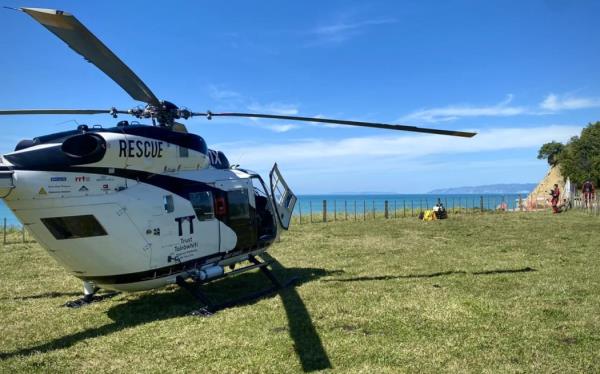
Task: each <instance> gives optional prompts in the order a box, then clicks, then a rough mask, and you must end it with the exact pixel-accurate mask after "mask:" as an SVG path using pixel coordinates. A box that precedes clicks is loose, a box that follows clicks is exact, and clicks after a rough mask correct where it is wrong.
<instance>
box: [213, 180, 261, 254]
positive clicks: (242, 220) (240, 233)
mask: <svg viewBox="0 0 600 374" xmlns="http://www.w3.org/2000/svg"><path fill="white" fill-rule="evenodd" d="M216 186H217V187H218V188H219V189H222V190H224V192H223V194H222V195H221V196H219V197H217V209H216V210H217V212H218V213H219V215H220V216H221V217H222V218H223V220H224V222H225V224H226V225H227V226H228V227H229V228H230V229H231V230H233V233H235V243H236V244H235V249H242V250H245V249H248V248H252V247H254V246H255V245H256V242H257V230H256V202H255V200H254V193H252V191H253V189H252V182H251V181H250V180H249V179H233V180H226V181H217V182H216ZM221 235H222V237H221V250H222V251H223V250H225V251H227V250H228V249H227V248H226V242H227V240H226V238H224V237H223V236H224V235H227V234H226V233H225V232H223V231H221Z"/></svg>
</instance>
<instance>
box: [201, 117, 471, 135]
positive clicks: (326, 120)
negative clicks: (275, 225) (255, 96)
mask: <svg viewBox="0 0 600 374" xmlns="http://www.w3.org/2000/svg"><path fill="white" fill-rule="evenodd" d="M193 115H206V116H207V117H209V118H210V117H248V118H270V119H284V120H289V121H304V122H320V123H330V124H336V125H349V126H360V127H374V128H377V129H387V130H400V131H412V132H422V133H426V134H438V135H450V136H461V137H463V138H471V137H473V136H475V135H477V133H476V132H464V131H452V130H440V129H430V128H425V127H416V126H406V125H391V124H387V123H376V122H361V121H347V120H339V119H329V118H311V117H297V116H280V115H275V114H257V113H210V112H208V113H206V114H204V113H193Z"/></svg>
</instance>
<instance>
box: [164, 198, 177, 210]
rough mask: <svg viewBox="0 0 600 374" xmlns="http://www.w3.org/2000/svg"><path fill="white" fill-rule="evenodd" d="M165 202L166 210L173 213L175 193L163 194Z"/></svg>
mask: <svg viewBox="0 0 600 374" xmlns="http://www.w3.org/2000/svg"><path fill="white" fill-rule="evenodd" d="M163 204H164V207H165V212H167V213H171V212H173V211H174V210H175V203H173V195H165V196H163Z"/></svg>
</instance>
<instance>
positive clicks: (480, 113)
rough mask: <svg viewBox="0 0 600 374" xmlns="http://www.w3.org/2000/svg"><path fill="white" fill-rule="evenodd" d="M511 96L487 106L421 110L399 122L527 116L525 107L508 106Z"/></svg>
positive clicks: (458, 106)
mask: <svg viewBox="0 0 600 374" xmlns="http://www.w3.org/2000/svg"><path fill="white" fill-rule="evenodd" d="M512 100H513V95H507V97H506V99H505V100H503V101H501V102H499V103H498V104H494V105H489V106H472V105H450V106H446V107H441V108H431V109H421V110H417V111H415V112H412V113H410V114H408V115H406V116H404V117H402V118H401V119H400V120H399V121H400V122H442V121H452V120H456V119H459V118H464V117H509V116H516V115H521V114H528V110H527V108H525V107H520V106H511V105H509V104H510V103H511V102H512Z"/></svg>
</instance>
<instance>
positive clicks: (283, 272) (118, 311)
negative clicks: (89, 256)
mask: <svg viewBox="0 0 600 374" xmlns="http://www.w3.org/2000/svg"><path fill="white" fill-rule="evenodd" d="M265 257H267V258H270V257H268V256H266V255H265ZM271 267H272V269H273V271H274V273H275V274H276V275H277V276H278V278H280V279H282V278H283V277H286V278H289V277H295V278H296V279H297V281H296V282H295V284H294V286H291V287H288V288H285V289H283V290H280V291H279V293H273V294H272V295H270V296H266V297H263V298H260V299H256V300H252V301H249V302H246V303H244V304H242V305H249V304H254V303H256V302H257V301H259V300H261V299H264V298H267V297H268V298H270V297H274V296H276V295H279V296H280V297H281V300H282V303H283V306H284V309H285V312H286V315H287V319H288V328H289V334H290V337H291V338H292V340H293V342H294V349H295V351H296V354H297V355H298V359H299V360H300V364H301V366H302V369H303V370H304V371H305V372H310V371H315V370H322V369H326V368H331V362H330V360H329V357H328V356H327V353H326V351H325V349H324V348H323V344H322V342H321V338H320V337H319V335H318V333H317V331H316V329H315V326H314V325H313V323H312V319H311V317H310V314H309V313H308V310H307V308H306V305H305V304H304V302H303V301H302V299H301V298H300V295H299V294H298V291H297V290H296V288H295V287H296V286H300V285H302V284H304V283H307V282H311V281H313V280H316V279H319V278H321V277H325V276H329V275H335V274H339V273H341V271H329V270H325V269H318V268H284V267H283V266H282V265H281V264H280V263H279V262H277V261H274V262H273V263H272V265H271ZM267 284H268V280H267V279H266V277H264V276H263V275H262V274H261V273H260V272H249V273H245V274H241V275H238V276H236V277H232V278H230V279H225V280H221V281H219V282H215V283H213V284H209V285H206V286H203V290H204V291H205V292H206V295H208V296H209V297H211V298H213V299H214V300H215V301H217V302H221V301H222V299H225V297H224V296H223V295H227V298H230V297H234V298H235V297H236V296H240V295H243V294H244V293H248V292H253V291H254V289H255V288H264V287H265V285H267ZM36 296H37V295H36ZM52 296H54V295H52ZM198 306H199V304H197V302H196V301H195V300H194V299H193V298H192V297H191V296H190V294H189V293H188V292H187V291H185V290H183V289H179V288H176V289H175V290H174V291H173V292H158V293H157V292H148V293H145V294H142V295H141V296H140V297H139V298H137V299H134V300H129V301H126V302H123V303H121V304H118V305H116V306H114V307H112V308H110V309H109V310H108V312H107V315H108V316H109V317H110V318H111V319H112V320H113V322H112V323H109V324H106V325H103V326H99V327H95V328H91V329H87V330H84V331H79V332H76V333H73V334H70V335H65V336H63V337H59V338H56V339H53V340H51V341H49V342H47V343H43V344H39V345H36V346H33V347H29V348H22V349H19V350H16V351H13V352H0V360H6V359H10V358H13V357H16V356H27V355H31V354H34V353H35V354H40V353H46V352H52V351H55V350H59V349H65V348H69V347H71V346H73V345H75V344H77V343H79V342H81V341H84V340H86V339H91V338H96V337H101V336H105V335H109V334H112V333H114V332H118V331H121V330H124V329H127V328H131V327H135V326H139V325H143V324H146V323H149V322H154V321H160V320H166V319H171V318H177V317H182V316H185V315H186V314H188V313H189V312H190V311H191V310H193V309H194V308H197V307H198ZM75 312H76V311H75ZM198 318H200V317H198ZM190 323H193V319H192V320H190Z"/></svg>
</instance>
